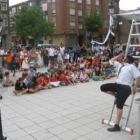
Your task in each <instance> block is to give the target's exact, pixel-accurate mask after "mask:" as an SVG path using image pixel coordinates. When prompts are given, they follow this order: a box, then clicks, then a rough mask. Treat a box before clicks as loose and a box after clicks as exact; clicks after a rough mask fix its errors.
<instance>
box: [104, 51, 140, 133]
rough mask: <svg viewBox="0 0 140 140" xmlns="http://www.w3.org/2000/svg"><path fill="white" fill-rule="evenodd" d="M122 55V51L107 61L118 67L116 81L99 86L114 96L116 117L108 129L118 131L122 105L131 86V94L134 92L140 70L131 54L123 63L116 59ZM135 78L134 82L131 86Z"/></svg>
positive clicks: (138, 80)
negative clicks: (134, 63)
mask: <svg viewBox="0 0 140 140" xmlns="http://www.w3.org/2000/svg"><path fill="white" fill-rule="evenodd" d="M123 57H124V52H123V53H121V54H120V55H118V56H116V57H114V58H112V59H111V60H110V61H109V63H110V64H111V65H114V66H115V67H117V68H118V77H117V80H116V83H108V84H104V85H102V86H101V91H103V92H106V93H108V94H111V95H113V96H115V97H116V105H117V117H116V122H115V125H114V127H113V128H108V131H110V132H115V131H120V126H119V123H120V120H121V117H122V113H123V106H124V103H125V101H126V99H127V98H128V97H129V95H130V94H131V87H132V92H133V94H135V93H136V90H137V86H138V84H139V82H140V72H139V70H138V69H137V68H136V66H135V65H133V62H134V59H133V57H132V56H127V58H126V59H124V60H123V63H120V62H118V61H117V60H118V59H120V58H123ZM134 79H135V84H134V86H133V83H134Z"/></svg>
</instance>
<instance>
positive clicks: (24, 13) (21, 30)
mask: <svg viewBox="0 0 140 140" xmlns="http://www.w3.org/2000/svg"><path fill="white" fill-rule="evenodd" d="M14 21H15V23H14V25H13V28H14V29H15V30H16V32H17V35H19V36H20V37H21V38H22V39H27V38H28V36H32V37H33V39H34V42H35V41H36V39H39V38H42V37H45V38H47V37H48V36H51V35H52V34H53V33H54V23H53V22H51V21H47V20H46V15H45V14H44V13H43V12H42V10H41V9H40V8H39V7H38V6H37V5H32V6H27V5H24V6H22V7H21V10H19V13H18V14H17V15H15V16H14Z"/></svg>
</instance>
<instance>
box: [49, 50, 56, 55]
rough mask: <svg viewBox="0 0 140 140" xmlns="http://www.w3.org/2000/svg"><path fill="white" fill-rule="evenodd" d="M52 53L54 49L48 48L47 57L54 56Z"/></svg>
mask: <svg viewBox="0 0 140 140" xmlns="http://www.w3.org/2000/svg"><path fill="white" fill-rule="evenodd" d="M54 52H55V50H54V48H50V49H49V56H54Z"/></svg>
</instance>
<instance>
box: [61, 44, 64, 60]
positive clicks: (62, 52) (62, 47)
mask: <svg viewBox="0 0 140 140" xmlns="http://www.w3.org/2000/svg"><path fill="white" fill-rule="evenodd" d="M60 53H61V55H62V58H63V61H64V54H65V47H64V45H63V43H61V45H60Z"/></svg>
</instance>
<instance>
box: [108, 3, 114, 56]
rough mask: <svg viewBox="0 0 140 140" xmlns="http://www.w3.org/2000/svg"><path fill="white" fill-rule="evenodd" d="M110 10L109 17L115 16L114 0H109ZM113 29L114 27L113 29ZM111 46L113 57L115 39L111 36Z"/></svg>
mask: <svg viewBox="0 0 140 140" xmlns="http://www.w3.org/2000/svg"><path fill="white" fill-rule="evenodd" d="M108 8H109V15H110V16H113V14H114V11H115V6H114V5H113V0H109V4H108ZM112 29H113V27H112ZM110 44H111V55H112V57H113V49H114V48H113V46H114V37H113V36H111V38H110Z"/></svg>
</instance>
